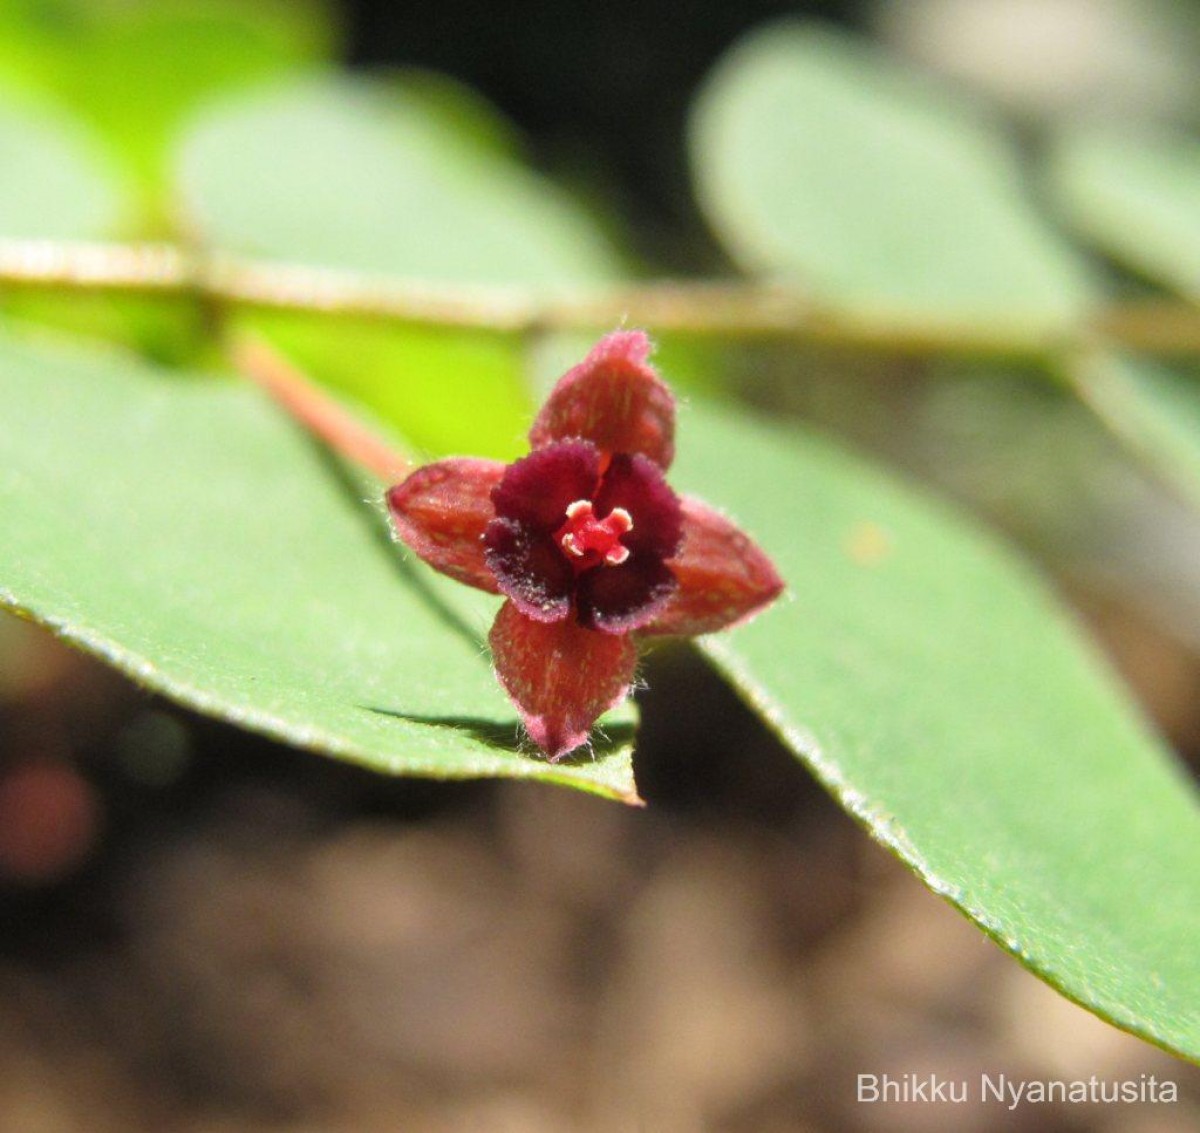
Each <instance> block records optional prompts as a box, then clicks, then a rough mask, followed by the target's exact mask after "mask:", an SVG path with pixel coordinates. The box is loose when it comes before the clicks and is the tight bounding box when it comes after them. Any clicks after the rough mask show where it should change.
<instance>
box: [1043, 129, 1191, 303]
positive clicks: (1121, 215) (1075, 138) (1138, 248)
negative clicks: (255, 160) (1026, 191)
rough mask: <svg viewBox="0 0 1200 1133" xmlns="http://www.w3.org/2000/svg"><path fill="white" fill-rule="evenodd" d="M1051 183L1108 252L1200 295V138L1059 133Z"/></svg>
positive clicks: (1085, 131)
mask: <svg viewBox="0 0 1200 1133" xmlns="http://www.w3.org/2000/svg"><path fill="white" fill-rule="evenodd" d="M1050 172H1051V186H1052V188H1053V189H1054V191H1055V194H1056V196H1057V198H1058V201H1059V203H1060V205H1061V207H1062V209H1063V211H1064V213H1065V214H1066V216H1067V218H1068V219H1069V220H1070V221H1071V222H1072V223H1073V224H1074V225H1075V227H1076V228H1078V229H1079V231H1080V232H1082V233H1083V234H1084V235H1086V236H1088V237H1090V238H1091V239H1092V240H1094V241H1095V242H1096V243H1097V244H1098V245H1100V247H1102V248H1103V249H1104V250H1105V251H1106V252H1107V253H1108V254H1109V255H1111V256H1113V257H1114V258H1115V259H1117V260H1120V261H1121V262H1122V263H1124V264H1126V265H1127V266H1129V267H1131V268H1133V269H1135V270H1136V271H1139V272H1141V273H1143V274H1145V275H1147V276H1149V277H1150V278H1152V279H1154V280H1157V281H1160V282H1162V283H1164V284H1166V285H1167V286H1169V287H1171V288H1173V289H1175V290H1178V291H1180V292H1182V293H1184V294H1185V295H1188V296H1190V297H1191V298H1193V299H1200V141H1197V139H1196V138H1195V137H1191V136H1184V135H1178V136H1167V135H1155V134H1147V133H1145V132H1141V133H1133V132H1130V131H1128V130H1124V131H1118V130H1115V129H1113V128H1111V127H1110V128H1107V129H1102V128H1100V127H1095V126H1093V127H1087V128H1084V127H1081V128H1079V129H1076V130H1075V131H1073V132H1070V133H1067V134H1064V135H1063V136H1062V138H1060V139H1059V142H1058V145H1057V146H1056V148H1055V150H1054V152H1053V154H1052V159H1051V165H1050Z"/></svg>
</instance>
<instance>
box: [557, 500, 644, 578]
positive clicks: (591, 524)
mask: <svg viewBox="0 0 1200 1133" xmlns="http://www.w3.org/2000/svg"><path fill="white" fill-rule="evenodd" d="M632 529H633V519H632V518H631V517H630V515H629V512H627V511H626V510H625V509H624V508H623V507H615V508H613V509H612V511H611V512H609V513H608V515H606V516H605V517H604V518H603V519H597V518H596V513H595V511H594V510H593V509H592V501H591V500H576V501H575V502H574V503H573V504H571V505H570V506H569V507H568V508H567V521H566V522H565V523H564V524H563V525H562V527H560V528H559V530H558V534H557V535H556V536H555V538H556V539H557V540H558V545H559V546H560V547H562V549H563V550H564V551H565V552H566V553H567V555H568V557H569V558H572V559H586V560H590V562H588V563H581V564H580V565H591V563H592V562H594V561H595V560H596V559H597V558H598V559H599V560H600V561H601V562H603V563H606V564H607V565H609V566H620V565H621V563H623V562H624V561H625V560H626V559H627V558H629V548H628V547H626V546H625V545H624V544H622V542H621V536H622V535H624V534H625V533H626V532H627V531H631V530H632Z"/></svg>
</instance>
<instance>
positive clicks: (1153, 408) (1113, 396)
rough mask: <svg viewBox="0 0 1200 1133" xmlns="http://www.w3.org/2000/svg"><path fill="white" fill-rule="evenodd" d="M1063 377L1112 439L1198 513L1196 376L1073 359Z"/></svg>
mask: <svg viewBox="0 0 1200 1133" xmlns="http://www.w3.org/2000/svg"><path fill="white" fill-rule="evenodd" d="M1066 373H1067V379H1068V381H1069V382H1070V384H1071V385H1072V386H1073V388H1074V389H1075V391H1076V392H1077V393H1078V394H1079V396H1080V397H1081V398H1082V399H1083V400H1084V401H1085V402H1086V403H1087V404H1088V405H1089V406H1090V407H1091V408H1092V410H1093V411H1094V412H1095V413H1096V415H1097V416H1098V417H1099V418H1100V419H1101V421H1103V422H1104V423H1105V425H1107V426H1108V428H1109V429H1110V430H1111V431H1112V432H1113V433H1114V434H1115V435H1116V436H1117V438H1118V439H1119V440H1121V441H1122V442H1124V443H1125V445H1126V446H1127V447H1128V448H1129V449H1130V450H1131V451H1132V452H1133V453H1134V455H1135V456H1137V457H1138V458H1139V459H1140V460H1141V461H1142V463H1143V464H1145V465H1146V466H1147V467H1148V468H1149V469H1151V470H1152V471H1153V472H1155V473H1157V474H1158V477H1159V479H1161V480H1163V481H1164V482H1165V483H1167V484H1168V485H1170V486H1171V487H1172V488H1174V489H1175V491H1176V493H1177V494H1178V495H1180V496H1182V498H1184V499H1185V500H1189V501H1191V503H1192V505H1193V506H1194V507H1198V508H1200V375H1198V374H1196V373H1194V372H1193V373H1185V372H1183V371H1181V370H1177V369H1173V368H1171V367H1168V366H1166V365H1163V364H1162V363H1158V362H1151V361H1149V360H1147V359H1144V358H1133V357H1128V356H1124V357H1123V356H1118V355H1107V354H1097V355H1092V356H1088V357H1082V358H1079V359H1076V360H1075V361H1074V362H1072V363H1070V364H1068V366H1067V371H1066Z"/></svg>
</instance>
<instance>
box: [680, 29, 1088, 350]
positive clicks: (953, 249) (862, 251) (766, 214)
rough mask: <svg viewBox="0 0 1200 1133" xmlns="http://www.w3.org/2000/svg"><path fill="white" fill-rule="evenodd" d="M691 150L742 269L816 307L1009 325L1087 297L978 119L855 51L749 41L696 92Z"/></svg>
mask: <svg viewBox="0 0 1200 1133" xmlns="http://www.w3.org/2000/svg"><path fill="white" fill-rule="evenodd" d="M691 141H692V155H693V165H694V168H695V171H696V178H697V188H698V192H699V194H700V198H701V203H702V204H703V206H704V207H705V209H706V211H707V213H708V216H709V218H710V219H711V221H712V222H713V224H714V225H715V226H716V228H717V230H718V232H719V233H720V235H721V236H722V237H723V238H724V239H725V241H726V242H727V244H728V246H729V247H730V249H731V250H732V251H733V252H734V254H735V255H736V256H737V257H738V259H739V260H740V261H741V262H742V264H743V265H744V266H745V267H747V268H749V269H751V270H753V271H761V272H766V273H769V274H771V275H774V276H779V277H783V278H786V279H791V280H795V281H797V282H799V283H800V284H802V285H803V286H805V287H806V288H807V289H809V290H810V291H811V292H812V294H813V295H814V296H815V297H816V298H818V299H823V300H827V301H829V302H831V303H835V304H841V305H844V306H846V307H848V308H851V309H853V308H854V307H865V308H874V309H879V310H881V311H884V312H887V313H891V314H893V315H895V316H896V317H900V318H906V319H925V320H937V321H950V320H958V319H963V318H968V319H969V318H979V317H981V316H987V317H989V318H990V319H993V320H999V322H1000V324H1001V325H1006V324H1011V325H1013V326H1019V327H1021V328H1023V329H1028V328H1030V327H1032V328H1036V329H1053V328H1055V327H1058V326H1061V325H1065V324H1067V323H1069V322H1071V321H1072V320H1074V319H1076V318H1077V317H1078V316H1079V315H1080V314H1081V313H1082V312H1084V311H1085V310H1086V309H1087V307H1088V306H1089V304H1090V303H1091V302H1092V300H1093V289H1092V287H1091V285H1090V282H1089V280H1088V277H1087V275H1086V273H1085V271H1084V269H1083V267H1082V265H1081V263H1080V261H1079V260H1078V259H1077V257H1076V256H1075V255H1074V254H1073V253H1072V251H1071V249H1070V248H1069V247H1068V246H1067V245H1066V244H1064V242H1063V241H1062V240H1061V239H1060V238H1059V237H1058V236H1057V235H1056V234H1055V233H1054V232H1053V231H1052V230H1051V229H1050V228H1049V227H1048V226H1047V225H1046V224H1044V223H1043V222H1042V220H1041V219H1040V218H1039V217H1038V216H1037V215H1036V214H1035V213H1034V211H1033V210H1032V208H1031V206H1030V204H1029V202H1028V201H1027V199H1026V197H1025V192H1024V186H1023V184H1022V178H1021V170H1020V169H1019V167H1018V165H1017V163H1016V161H1015V159H1014V155H1013V153H1012V151H1011V147H1009V146H1008V145H1007V144H1006V139H1005V138H1004V137H1003V136H1002V135H1001V134H1000V133H999V132H998V131H997V130H996V129H995V128H994V125H993V124H992V123H991V122H990V121H989V120H988V119H987V118H986V117H985V116H983V115H982V114H981V113H979V112H978V111H977V109H976V108H975V107H974V106H973V105H971V104H969V103H967V102H966V101H965V100H962V99H956V98H955V96H954V94H953V92H950V91H947V90H944V89H942V88H941V87H939V86H936V85H935V84H934V83H933V82H932V81H931V80H929V79H928V78H927V77H924V76H919V75H916V74H912V73H909V72H906V71H904V70H902V69H901V68H900V67H899V66H898V65H897V64H896V63H895V62H893V61H890V60H889V59H888V58H887V57H886V56H883V55H881V54H879V53H877V52H876V51H874V50H873V49H872V48H870V47H869V46H867V45H866V44H865V43H863V42H860V41H856V40H854V39H851V38H849V37H847V36H844V35H841V34H837V33H834V32H833V31H832V30H828V29H823V28H821V27H819V26H815V25H808V24H802V23H798V22H784V23H778V24H774V25H770V26H768V27H767V28H765V29H763V30H761V31H758V32H755V33H753V34H751V35H750V36H749V37H748V38H747V39H745V40H744V41H743V42H742V43H741V44H740V45H738V46H737V47H736V48H735V49H734V50H733V51H732V52H730V53H729V55H728V56H727V57H726V58H725V59H724V60H723V62H722V63H721V64H720V65H719V66H718V68H717V70H716V72H715V73H714V74H713V76H712V77H711V78H710V80H709V82H708V84H707V86H706V88H705V90H704V91H703V92H702V95H701V98H700V100H699V103H698V105H697V106H696V109H695V113H694V117H693V120H692V130H691Z"/></svg>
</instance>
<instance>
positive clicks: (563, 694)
mask: <svg viewBox="0 0 1200 1133" xmlns="http://www.w3.org/2000/svg"><path fill="white" fill-rule="evenodd" d="M488 641H489V643H490V644H491V647H492V661H493V663H494V665H495V667H496V676H497V677H498V678H499V680H500V683H501V684H502V685H503V686H504V690H505V692H507V693H508V695H509V696H510V697H512V699H513V701H514V703H515V704H516V706H517V708H518V710H519V711H520V713H521V719H522V720H523V721H524V722H525V727H526V729H528V731H529V734H530V736H532V737H533V742H534V743H536V744H537V745H538V747H540V748H541V749H542V750H543V751H544V752H545V753H546V754H547V755H548V756H549V757H550V762H551V763H553V762H554V761H556V760H558V759H561V758H562V757H563V756H564V755H566V754H567V752H569V751H574V750H575V748H577V747H579V746H580V745H581V744H584V743H586V742H587V737H588V732H589V731H591V727H592V725H593V724H594V723H595V722H596V719H597V717H599V716H600V715H601V714H603V713H604V712H607V711H608V709H610V708H613V707H615V706H616V705H617V704H619V703H620V702H621V701H622V700H624V699H625V696H626V694H627V693H628V692H629V686H630V684H631V683H632V682H633V672H634V669H635V668H636V667H637V649H636V648H635V646H634V644H633V641H632V640H631V639H630V638H629V637H628V636H627V635H621V636H614V635H612V634H607V633H593V632H592V631H591V630H588V629H583V628H582V627H581V626H579V625H577V624H576V623H575V619H574V618H567V619H566V620H565V621H561V622H553V623H546V622H536V621H533V620H532V619H531V618H527V617H525V616H524V615H523V614H522V613H521V612H520V610H518V609H517V607H516V606H515V605H514V604H513V603H512V602H505V603H504V605H503V606H501V607H500V613H499V614H497V615H496V621H495V624H494V625H493V626H492V632H491V634H490V636H489V637H488Z"/></svg>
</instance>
